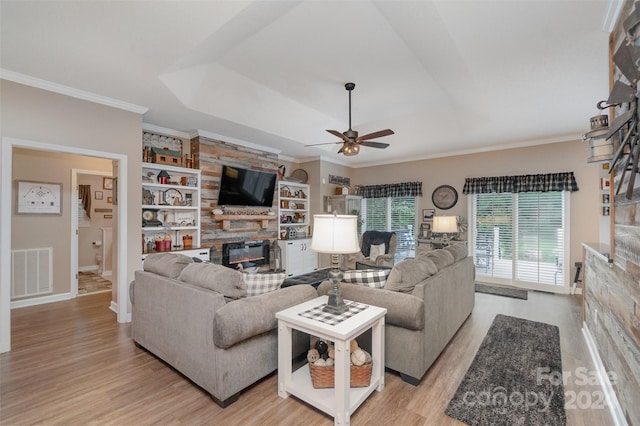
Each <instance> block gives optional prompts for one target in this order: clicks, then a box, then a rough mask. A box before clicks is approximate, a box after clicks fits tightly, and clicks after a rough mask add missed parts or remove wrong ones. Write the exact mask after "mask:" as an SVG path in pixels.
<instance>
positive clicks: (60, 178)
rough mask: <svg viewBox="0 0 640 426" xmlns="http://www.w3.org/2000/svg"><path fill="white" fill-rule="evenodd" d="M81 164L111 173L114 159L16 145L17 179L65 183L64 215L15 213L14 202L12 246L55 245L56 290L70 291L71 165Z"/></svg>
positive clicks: (87, 168)
mask: <svg viewBox="0 0 640 426" xmlns="http://www.w3.org/2000/svg"><path fill="white" fill-rule="evenodd" d="M79 168H82V169H85V170H97V171H104V172H108V173H111V161H107V160H102V159H99V158H91V157H82V156H77V155H69V154H60V153H53V152H43V151H34V150H29V149H20V148H17V149H14V153H13V165H12V169H13V180H14V181H15V180H30V181H36V182H51V183H61V184H62V215H32V214H28V215H24V214H15V206H13V208H12V215H13V216H12V218H11V232H12V235H11V249H12V250H20V249H32V248H41V247H53V293H54V294H60V293H68V292H69V291H70V283H71V275H70V271H69V268H70V265H71V258H70V251H71V238H70V237H71V204H72V202H73V200H74V199H73V191H72V188H71V169H79ZM100 179H102V177H100ZM14 197H15V194H14ZM14 199H15V198H14ZM14 202H15V201H14ZM81 251H83V249H82V247H79V249H78V255H79V256H80V253H81ZM91 251H92V250H91V248H87V247H85V248H84V252H91ZM94 263H95V262H94ZM92 264H93V263H92Z"/></svg>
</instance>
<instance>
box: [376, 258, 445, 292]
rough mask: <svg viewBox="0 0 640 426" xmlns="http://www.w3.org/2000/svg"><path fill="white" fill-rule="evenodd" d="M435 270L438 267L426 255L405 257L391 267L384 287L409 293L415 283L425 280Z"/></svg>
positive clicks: (436, 270)
mask: <svg viewBox="0 0 640 426" xmlns="http://www.w3.org/2000/svg"><path fill="white" fill-rule="evenodd" d="M436 272H438V268H437V267H436V265H435V264H434V262H433V261H432V260H431V259H430V258H428V257H426V256H421V257H417V258H415V259H405V260H403V261H401V262H399V263H397V264H396V265H395V266H394V267H393V269H392V270H391V273H390V274H389V277H388V278H387V283H386V284H385V286H384V288H385V289H387V290H391V291H400V292H403V293H411V292H412V291H413V289H414V288H415V287H416V284H418V283H420V282H421V281H423V280H426V279H427V278H429V277H430V276H431V275H433V274H435V273H436Z"/></svg>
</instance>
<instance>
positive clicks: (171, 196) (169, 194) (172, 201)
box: [164, 188, 182, 206]
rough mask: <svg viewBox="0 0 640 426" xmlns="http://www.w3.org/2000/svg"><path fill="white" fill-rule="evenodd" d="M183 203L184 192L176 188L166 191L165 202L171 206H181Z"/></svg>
mask: <svg viewBox="0 0 640 426" xmlns="http://www.w3.org/2000/svg"><path fill="white" fill-rule="evenodd" d="M181 203H182V192H180V191H178V190H177V189H175V188H170V189H167V190H166V191H164V204H165V205H169V206H179V205H181Z"/></svg>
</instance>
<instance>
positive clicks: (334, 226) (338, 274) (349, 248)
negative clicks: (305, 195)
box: [311, 213, 360, 315]
mask: <svg viewBox="0 0 640 426" xmlns="http://www.w3.org/2000/svg"><path fill="white" fill-rule="evenodd" d="M311 250H313V251H315V252H318V253H328V254H330V255H331V271H329V279H330V280H331V290H330V291H329V301H328V302H327V304H326V306H325V307H324V308H323V311H325V312H329V313H332V314H336V315H337V314H342V313H344V312H346V311H348V310H349V308H348V307H347V305H346V304H345V303H344V300H343V299H342V293H341V291H340V280H342V271H341V270H340V268H339V259H338V255H339V254H348V253H357V252H359V251H360V243H359V241H358V216H351V215H339V214H335V213H334V214H316V215H313V237H312V239H311Z"/></svg>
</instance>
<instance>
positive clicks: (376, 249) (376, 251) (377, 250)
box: [369, 243, 384, 260]
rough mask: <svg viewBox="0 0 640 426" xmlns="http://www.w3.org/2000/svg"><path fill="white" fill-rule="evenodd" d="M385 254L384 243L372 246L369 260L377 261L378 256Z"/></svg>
mask: <svg viewBox="0 0 640 426" xmlns="http://www.w3.org/2000/svg"><path fill="white" fill-rule="evenodd" d="M383 254H384V243H382V244H377V245H371V248H370V249H369V259H371V260H376V259H377V258H378V256H380V255H383Z"/></svg>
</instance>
